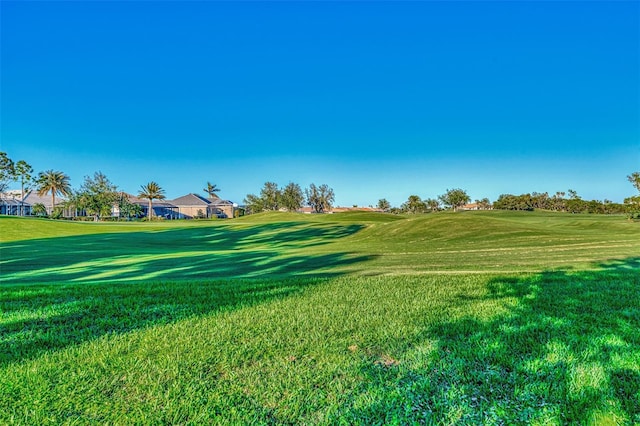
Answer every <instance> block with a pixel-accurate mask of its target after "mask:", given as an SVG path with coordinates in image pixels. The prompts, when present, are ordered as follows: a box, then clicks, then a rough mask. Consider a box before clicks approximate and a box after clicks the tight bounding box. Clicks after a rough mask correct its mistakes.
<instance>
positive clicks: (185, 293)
mask: <svg viewBox="0 0 640 426" xmlns="http://www.w3.org/2000/svg"><path fill="white" fill-rule="evenodd" d="M360 229H361V227H360V226H357V225H349V226H324V225H321V226H315V227H309V226H308V225H306V226H298V224H295V223H286V224H277V223H275V224H265V225H260V226H255V227H251V228H242V229H229V228H219V227H211V228H187V229H178V230H175V229H174V230H169V231H161V232H136V233H122V234H116V233H114V234H98V235H83V236H74V237H64V238H51V239H41V240H28V241H19V242H16V243H12V244H6V245H4V246H3V251H2V257H1V261H2V275H3V277H2V280H1V281H3V282H0V289H1V290H2V291H1V292H0V312H2V317H0V365H4V364H7V363H11V362H19V361H23V360H25V359H30V358H33V357H36V356H38V355H40V354H42V353H43V352H47V351H50V350H57V349H61V348H64V347H67V346H70V345H75V344H78V343H81V342H84V341H88V340H92V339H95V338H98V337H100V336H102V335H105V334H109V333H123V332H128V331H131V330H135V329H139V328H143V327H147V326H151V325H155V324H166V323H169V322H173V321H177V320H180V319H183V318H186V317H189V316H193V315H203V314H207V313H212V312H216V311H223V310H229V309H236V308H238V307H241V306H248V305H253V304H256V303H261V302H265V301H268V300H272V299H274V298H281V297H286V296H289V295H292V294H295V293H298V292H300V291H303V290H304V289H305V288H307V287H308V286H310V285H315V284H318V283H320V282H323V281H324V280H326V279H328V278H331V277H334V276H337V275H340V274H341V273H342V272H341V271H342V269H341V268H349V267H354V266H355V265H357V264H359V263H362V262H366V261H368V260H370V259H371V257H370V256H360V255H356V254H353V253H346V252H337V253H336V252H334V253H328V254H304V250H305V249H306V248H308V247H311V246H315V245H321V244H326V243H328V242H331V241H333V240H335V239H338V238H343V237H345V236H348V235H351V234H353V233H355V232H357V231H358V230H360Z"/></svg>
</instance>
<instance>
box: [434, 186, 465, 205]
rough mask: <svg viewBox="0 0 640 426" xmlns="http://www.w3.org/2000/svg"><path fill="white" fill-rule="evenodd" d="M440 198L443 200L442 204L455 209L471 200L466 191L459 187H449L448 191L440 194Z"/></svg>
mask: <svg viewBox="0 0 640 426" xmlns="http://www.w3.org/2000/svg"><path fill="white" fill-rule="evenodd" d="M438 199H439V200H440V201H442V204H444V205H445V206H448V207H450V208H452V209H453V210H454V211H455V210H458V209H459V208H460V207H462V206H464V205H465V204H466V203H468V202H469V200H471V198H470V197H469V195H467V193H466V191H464V190H462V189H459V188H456V189H447V192H446V193H444V194H442V195H440V196H439V197H438Z"/></svg>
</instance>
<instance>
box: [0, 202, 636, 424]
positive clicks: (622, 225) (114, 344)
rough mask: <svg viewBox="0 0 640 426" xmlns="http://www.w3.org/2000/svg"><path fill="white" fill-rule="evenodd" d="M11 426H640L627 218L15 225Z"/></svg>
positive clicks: (8, 276)
mask: <svg viewBox="0 0 640 426" xmlns="http://www.w3.org/2000/svg"><path fill="white" fill-rule="evenodd" d="M0 228H1V231H2V247H1V249H0V250H1V251H0V270H1V274H0V309H1V317H0V423H3V424H65V423H66V424H95V423H108V424H131V423H134V424H158V423H170V424H590V423H591V424H637V423H640V226H639V224H638V223H637V222H636V223H634V222H629V221H626V220H625V219H624V218H621V217H607V216H590V215H561V214H548V213H512V212H465V213H458V214H434V215H425V216H416V217H398V216H388V215H381V214H380V215H372V214H362V213H358V214H336V215H325V216H306V215H289V214H266V215H256V216H250V217H246V218H243V219H241V220H236V221H228V222H223V221H220V222H205V221H203V222H195V221H194V222H178V223H170V222H164V223H125V224H93V223H63V222H50V221H41V220H27V219H22V220H21V219H8V218H1V219H0Z"/></svg>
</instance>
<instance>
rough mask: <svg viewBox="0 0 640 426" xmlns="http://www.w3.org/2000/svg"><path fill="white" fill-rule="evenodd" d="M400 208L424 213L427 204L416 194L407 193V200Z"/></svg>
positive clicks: (408, 211)
mask: <svg viewBox="0 0 640 426" xmlns="http://www.w3.org/2000/svg"><path fill="white" fill-rule="evenodd" d="M400 208H401V209H402V210H403V211H405V212H407V213H412V214H415V213H424V211H425V210H426V208H427V206H426V204H425V203H424V202H423V201H422V199H421V198H420V197H419V196H418V195H409V198H408V199H407V201H405V202H404V203H402V205H401V206H400Z"/></svg>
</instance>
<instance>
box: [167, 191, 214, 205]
mask: <svg viewBox="0 0 640 426" xmlns="http://www.w3.org/2000/svg"><path fill="white" fill-rule="evenodd" d="M171 202H172V203H173V204H175V205H176V206H208V205H209V204H211V202H210V201H209V200H207V199H206V198H204V197H201V196H200V195H198V194H193V193H191V194H187V195H183V196H182V197H178V198H176V199H175V200H171Z"/></svg>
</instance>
